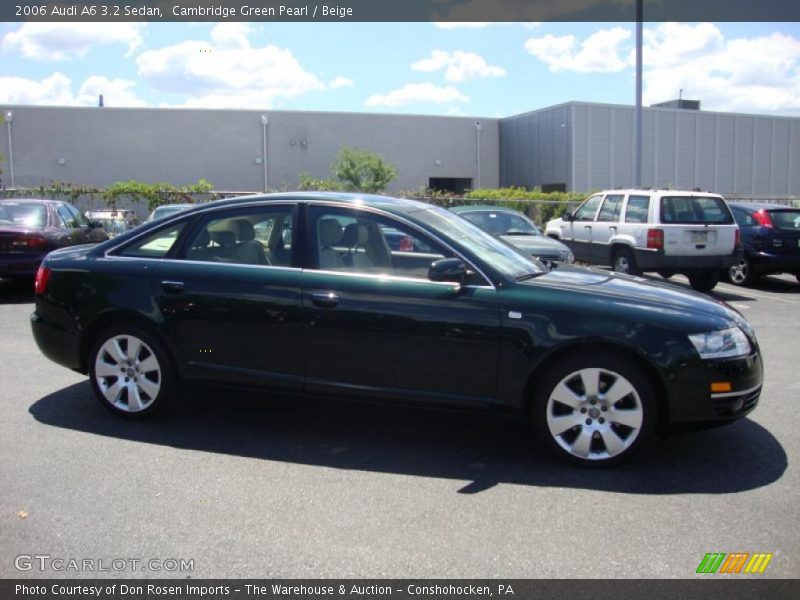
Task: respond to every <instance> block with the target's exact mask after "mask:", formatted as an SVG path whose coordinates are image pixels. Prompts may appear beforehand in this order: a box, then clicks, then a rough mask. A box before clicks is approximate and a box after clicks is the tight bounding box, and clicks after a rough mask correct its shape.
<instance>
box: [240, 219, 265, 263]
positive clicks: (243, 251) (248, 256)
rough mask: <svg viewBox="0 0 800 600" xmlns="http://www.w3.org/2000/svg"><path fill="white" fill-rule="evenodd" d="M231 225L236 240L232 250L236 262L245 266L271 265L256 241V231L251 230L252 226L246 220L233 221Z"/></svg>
mask: <svg viewBox="0 0 800 600" xmlns="http://www.w3.org/2000/svg"><path fill="white" fill-rule="evenodd" d="M232 224H233V227H234V233H235V234H236V239H237V240H238V241H237V242H236V248H235V250H234V256H235V257H236V260H237V262H240V263H244V264H246V265H269V264H271V263H270V260H269V257H268V256H267V253H266V252H264V246H262V245H261V244H260V243H259V242H257V241H256V230H255V229H254V228H253V224H252V223H251V222H250V221H248V220H247V219H235V220H234V221H233V223H232Z"/></svg>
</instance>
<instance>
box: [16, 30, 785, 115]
mask: <svg viewBox="0 0 800 600" xmlns="http://www.w3.org/2000/svg"><path fill="white" fill-rule="evenodd" d="M633 41H634V25H633V24H630V23H540V24H537V23H526V24H523V23H512V24H485V26H478V27H476V26H472V27H465V26H456V25H452V26H448V25H447V24H435V23H266V24H263V23H254V24H244V23H224V24H217V23H203V24H193V23H146V24H132V23H58V24H57V23H25V24H20V23H2V24H0V104H42V105H78V106H81V105H82V106H92V105H95V104H96V101H97V95H98V94H99V93H102V94H104V97H105V103H106V105H107V106H152V107H159V106H187V107H207V108H254V109H262V110H263V109H289V110H322V111H348V112H349V111H357V112H392V113H413V114H437V115H446V114H455V115H475V116H485V117H495V116H496V117H502V116H508V115H513V114H518V113H521V112H525V111H528V110H532V109H535V108H540V107H544V106H549V105H552V104H557V103H560V102H566V101H569V100H586V101H596V102H609V103H620V104H630V103H633V101H634V79H633V77H634V68H633V59H632V52H633ZM680 89H683V96H684V97H685V98H692V99H699V100H701V101H702V102H703V108H704V109H707V110H723V111H739V112H755V113H769V114H787V115H800V24H798V23H713V24H712V23H695V24H690V23H679V24H676V23H651V24H646V28H645V91H644V96H645V104H651V103H653V102H659V101H663V100H669V99H672V98H676V97H677V96H678V93H679V90H680Z"/></svg>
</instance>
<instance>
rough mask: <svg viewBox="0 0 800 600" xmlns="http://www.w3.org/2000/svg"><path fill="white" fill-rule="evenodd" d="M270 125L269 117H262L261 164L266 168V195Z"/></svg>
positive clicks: (266, 188) (265, 187) (265, 190)
mask: <svg viewBox="0 0 800 600" xmlns="http://www.w3.org/2000/svg"><path fill="white" fill-rule="evenodd" d="M268 125H269V117H268V116H267V115H261V141H262V144H263V153H262V155H261V156H262V157H263V158H262V159H261V164H262V165H263V167H264V192H265V193H266V192H267V190H268V188H269V178H268V175H267V126H268Z"/></svg>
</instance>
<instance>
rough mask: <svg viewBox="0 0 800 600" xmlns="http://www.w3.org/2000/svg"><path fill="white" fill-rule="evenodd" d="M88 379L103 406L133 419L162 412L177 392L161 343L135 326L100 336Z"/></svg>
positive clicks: (114, 329)
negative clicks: (175, 391) (158, 411)
mask: <svg viewBox="0 0 800 600" xmlns="http://www.w3.org/2000/svg"><path fill="white" fill-rule="evenodd" d="M89 378H90V379H91V382H92V389H93V390H94V393H95V396H97V399H98V400H99V401H100V403H101V404H102V405H103V406H105V407H106V408H107V409H108V410H110V411H111V412H113V413H114V414H117V415H119V416H122V417H125V418H130V419H141V418H145V417H148V416H150V415H151V414H153V413H154V412H156V411H157V410H160V409H161V408H163V406H164V404H166V403H167V401H168V400H169V398H170V396H172V394H173V392H174V389H175V375H174V374H173V373H172V370H171V363H170V361H169V358H168V356H167V353H166V351H165V350H164V349H163V347H162V345H161V343H160V342H159V341H158V340H157V339H156V338H155V337H154V336H153V335H151V334H150V333H149V332H147V331H146V330H144V329H142V328H141V327H138V326H136V325H133V324H130V325H125V324H122V325H117V326H114V327H112V328H110V329H107V330H106V331H105V332H103V334H102V335H100V336H98V339H97V341H96V342H95V344H94V346H93V347H92V350H91V353H90V355H89Z"/></svg>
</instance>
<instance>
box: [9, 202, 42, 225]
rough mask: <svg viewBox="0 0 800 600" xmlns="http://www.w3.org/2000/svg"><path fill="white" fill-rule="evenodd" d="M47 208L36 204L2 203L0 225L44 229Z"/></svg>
mask: <svg viewBox="0 0 800 600" xmlns="http://www.w3.org/2000/svg"><path fill="white" fill-rule="evenodd" d="M45 223H47V208H46V207H45V205H44V204H40V203H38V202H3V203H1V204H0V225H6V226H8V225H14V226H16V227H44V226H45Z"/></svg>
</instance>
